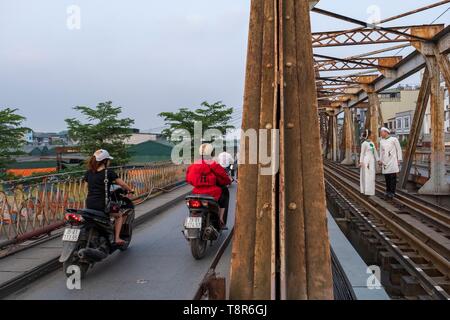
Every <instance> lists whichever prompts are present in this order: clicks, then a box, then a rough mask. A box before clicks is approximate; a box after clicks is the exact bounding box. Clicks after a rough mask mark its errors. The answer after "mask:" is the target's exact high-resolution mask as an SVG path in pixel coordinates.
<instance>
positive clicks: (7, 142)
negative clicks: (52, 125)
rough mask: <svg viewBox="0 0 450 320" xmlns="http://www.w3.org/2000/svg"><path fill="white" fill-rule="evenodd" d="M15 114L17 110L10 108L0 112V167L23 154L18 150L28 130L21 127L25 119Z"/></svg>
mask: <svg viewBox="0 0 450 320" xmlns="http://www.w3.org/2000/svg"><path fill="white" fill-rule="evenodd" d="M16 112H17V109H10V108H5V109H2V110H0V166H4V165H5V163H7V162H8V161H10V160H11V158H12V157H14V156H17V155H20V154H22V153H23V152H22V151H21V150H20V148H21V147H22V146H23V144H24V143H25V140H24V135H25V134H26V133H27V131H29V130H30V129H28V128H25V127H22V123H23V121H25V117H23V116H21V115H19V114H17V113H16Z"/></svg>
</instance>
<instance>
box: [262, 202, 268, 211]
mask: <svg viewBox="0 0 450 320" xmlns="http://www.w3.org/2000/svg"><path fill="white" fill-rule="evenodd" d="M269 208H270V203H267V202H266V203H264V205H263V209H266V210H267V209H269Z"/></svg>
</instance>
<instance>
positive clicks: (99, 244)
mask: <svg viewBox="0 0 450 320" xmlns="http://www.w3.org/2000/svg"><path fill="white" fill-rule="evenodd" d="M126 195H127V193H126V191H125V190H123V189H121V188H117V189H116V190H115V191H114V192H112V193H111V200H112V201H114V202H115V203H118V204H119V205H120V211H121V212H122V213H123V216H124V218H125V222H124V225H123V227H122V231H121V235H120V237H121V238H122V239H123V240H125V244H124V245H122V246H118V245H117V244H115V242H114V219H113V218H111V217H110V215H109V214H106V213H105V212H102V211H96V210H90V209H83V210H75V209H67V210H66V215H65V220H66V222H67V228H66V229H65V230H64V235H63V239H62V240H63V249H62V253H61V257H60V259H59V261H60V262H61V263H63V268H64V272H65V273H66V275H67V276H71V274H70V273H71V272H70V269H69V268H70V267H71V266H77V267H78V268H79V270H80V273H81V278H83V277H84V276H85V275H86V272H87V271H88V269H89V268H91V267H93V266H94V265H95V264H96V263H98V262H100V261H102V260H104V259H106V258H107V257H108V256H109V255H111V254H112V253H113V252H115V251H117V250H120V251H125V250H127V249H128V247H129V245H130V242H131V238H132V235H133V222H134V218H135V211H134V205H133V202H132V201H131V200H130V199H129V198H128V197H127V196H126Z"/></svg>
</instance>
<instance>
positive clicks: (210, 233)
mask: <svg viewBox="0 0 450 320" xmlns="http://www.w3.org/2000/svg"><path fill="white" fill-rule="evenodd" d="M205 235H206V237H207V238H208V240H217V238H219V231H217V230H216V228H214V227H213V226H209V227H207V228H206V229H205Z"/></svg>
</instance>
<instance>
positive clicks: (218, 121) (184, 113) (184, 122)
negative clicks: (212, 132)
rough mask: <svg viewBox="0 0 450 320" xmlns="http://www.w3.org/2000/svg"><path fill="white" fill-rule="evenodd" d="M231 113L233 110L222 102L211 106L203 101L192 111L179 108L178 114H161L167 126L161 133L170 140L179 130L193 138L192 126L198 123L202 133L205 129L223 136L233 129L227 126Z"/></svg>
mask: <svg viewBox="0 0 450 320" xmlns="http://www.w3.org/2000/svg"><path fill="white" fill-rule="evenodd" d="M232 113H233V108H228V107H227V106H226V105H225V104H223V103H222V101H218V102H215V103H213V104H209V103H208V102H206V101H205V102H203V103H202V104H201V107H200V108H198V109H196V110H194V111H192V110H189V109H187V108H181V109H179V110H178V112H162V113H160V114H159V116H160V117H162V118H164V121H165V123H166V125H168V126H169V128H167V129H165V130H163V131H162V134H163V135H164V136H165V137H166V138H168V139H170V138H171V136H172V134H173V133H174V132H175V131H176V130H180V129H181V130H186V131H187V132H189V134H190V136H191V137H194V125H195V122H198V123H200V124H201V128H202V132H205V130H207V129H217V130H219V131H220V132H221V133H222V134H223V135H225V134H226V132H227V130H229V129H234V126H232V125H230V124H229V121H230V120H231V115H232Z"/></svg>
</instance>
